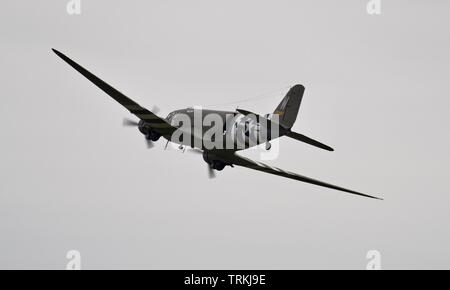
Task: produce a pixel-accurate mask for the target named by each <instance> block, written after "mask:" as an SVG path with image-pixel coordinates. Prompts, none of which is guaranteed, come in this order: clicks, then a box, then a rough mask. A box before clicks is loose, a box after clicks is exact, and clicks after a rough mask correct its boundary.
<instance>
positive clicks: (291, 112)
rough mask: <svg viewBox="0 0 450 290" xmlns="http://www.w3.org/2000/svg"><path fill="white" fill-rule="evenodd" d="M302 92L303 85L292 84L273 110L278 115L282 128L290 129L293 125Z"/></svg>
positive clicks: (303, 90) (303, 89)
mask: <svg viewBox="0 0 450 290" xmlns="http://www.w3.org/2000/svg"><path fill="white" fill-rule="evenodd" d="M304 92H305V87H304V86H302V85H295V86H293V87H292V88H291V89H290V90H289V92H288V93H287V94H286V96H285V97H284V99H283V100H282V101H281V103H280V104H279V105H278V107H277V108H276V109H275V111H274V112H273V113H274V114H277V115H278V116H279V118H280V125H281V126H283V127H284V128H286V129H290V128H292V126H293V125H294V123H295V120H296V119H297V114H298V110H299V108H300V103H301V102H302V98H303V93H304Z"/></svg>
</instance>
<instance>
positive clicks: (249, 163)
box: [214, 151, 382, 200]
mask: <svg viewBox="0 0 450 290" xmlns="http://www.w3.org/2000/svg"><path fill="white" fill-rule="evenodd" d="M214 154H215V155H216V156H218V157H219V158H221V159H222V160H223V161H225V162H228V163H229V164H233V165H237V166H242V167H247V168H250V169H254V170H257V171H262V172H265V173H270V174H274V175H278V176H282V177H286V178H290V179H294V180H298V181H302V182H306V183H311V184H314V185H318V186H323V187H327V188H331V189H335V190H340V191H344V192H347V193H351V194H355V195H359V196H364V197H369V198H374V199H380V200H382V198H379V197H375V196H371V195H368V194H364V193H361V192H357V191H353V190H350V189H346V188H343V187H340V186H336V185H333V184H329V183H326V182H323V181H319V180H316V179H312V178H309V177H306V176H303V175H300V174H296V173H293V172H289V171H285V170H282V169H280V168H278V167H271V166H269V165H267V164H264V163H261V162H256V161H253V160H251V159H248V158H245V157H242V156H239V155H237V154H236V153H235V152H222V153H221V152H220V151H219V152H217V151H216V152H215V153H214Z"/></svg>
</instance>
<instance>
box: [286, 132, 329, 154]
mask: <svg viewBox="0 0 450 290" xmlns="http://www.w3.org/2000/svg"><path fill="white" fill-rule="evenodd" d="M286 136H288V137H291V138H293V139H295V140H298V141H301V142H304V143H307V144H309V145H312V146H315V147H318V148H321V149H324V150H327V151H334V149H333V148H331V147H330V146H328V145H325V144H323V143H320V142H319V141H316V140H314V139H311V138H309V137H307V136H305V135H303V134H300V133H296V132H292V131H290V132H289V133H287V134H286Z"/></svg>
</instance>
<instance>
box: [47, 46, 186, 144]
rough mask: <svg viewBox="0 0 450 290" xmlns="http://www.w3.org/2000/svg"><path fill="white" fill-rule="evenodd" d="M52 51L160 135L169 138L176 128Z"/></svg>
mask: <svg viewBox="0 0 450 290" xmlns="http://www.w3.org/2000/svg"><path fill="white" fill-rule="evenodd" d="M52 50H53V52H54V53H55V54H56V55H57V56H59V57H60V58H61V59H62V60H64V61H65V62H66V63H68V64H69V65H70V66H71V67H73V68H74V69H75V70H76V71H78V72H79V73H80V74H82V75H83V76H84V77H86V78H87V79H88V80H90V81H91V82H92V83H93V84H94V85H96V86H97V87H98V88H99V89H101V90H102V91H104V92H105V93H107V94H108V95H109V96H110V97H111V98H113V99H114V100H116V101H117V102H118V103H119V104H121V105H122V106H124V107H125V108H126V109H127V110H128V111H129V112H130V113H132V114H133V115H135V116H136V117H138V118H139V119H141V120H143V121H145V122H146V123H147V124H148V125H149V126H150V127H152V128H153V129H154V130H155V131H156V132H158V133H159V134H161V136H165V137H166V138H170V136H171V135H172V133H173V132H175V131H176V130H177V128H175V127H173V126H172V125H170V124H169V123H168V122H167V121H166V120H164V119H163V118H160V117H158V116H157V115H156V114H154V113H153V112H151V111H149V110H147V109H146V108H144V107H142V106H140V105H139V104H138V103H136V102H135V101H133V100H132V99H130V98H128V97H127V96H125V95H124V94H122V93H121V92H119V91H118V90H116V89H115V88H113V87H112V86H110V85H109V84H107V83H106V82H105V81H103V80H102V79H100V78H99V77H97V76H96V75H94V74H93V73H91V72H90V71H88V70H87V69H85V68H84V67H82V66H81V65H79V64H78V63H76V62H74V61H73V60H71V59H70V58H69V57H67V56H66V55H65V54H63V53H61V52H60V51H58V50H56V49H52Z"/></svg>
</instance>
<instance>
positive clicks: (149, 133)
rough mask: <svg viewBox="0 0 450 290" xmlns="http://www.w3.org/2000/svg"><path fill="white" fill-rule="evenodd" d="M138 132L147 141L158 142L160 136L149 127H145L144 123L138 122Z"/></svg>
mask: <svg viewBox="0 0 450 290" xmlns="http://www.w3.org/2000/svg"><path fill="white" fill-rule="evenodd" d="M138 129H139V132H141V133H142V134H144V135H145V138H146V139H147V140H151V141H153V142H155V141H158V140H159V138H160V137H161V135H159V134H158V133H157V132H155V131H154V130H153V129H152V128H151V127H150V126H148V125H147V123H145V122H144V121H142V120H140V121H139V124H138Z"/></svg>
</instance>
